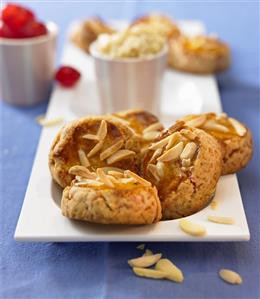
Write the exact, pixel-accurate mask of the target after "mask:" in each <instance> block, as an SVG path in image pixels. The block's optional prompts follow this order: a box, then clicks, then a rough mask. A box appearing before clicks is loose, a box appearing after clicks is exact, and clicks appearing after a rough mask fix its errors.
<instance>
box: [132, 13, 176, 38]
mask: <svg viewBox="0 0 260 299" xmlns="http://www.w3.org/2000/svg"><path fill="white" fill-rule="evenodd" d="M140 24H146V25H149V27H150V28H151V29H152V30H154V31H155V32H157V33H159V34H161V35H163V36H164V37H166V38H168V39H170V38H176V37H179V36H180V35H181V32H180V30H179V28H178V27H177V25H176V24H175V23H174V21H173V20H172V19H171V18H169V17H168V16H165V15H162V14H150V15H146V16H142V17H140V18H137V19H135V20H134V22H133V23H132V24H131V26H132V27H134V26H138V25H140Z"/></svg>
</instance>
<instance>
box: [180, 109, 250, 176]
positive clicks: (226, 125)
mask: <svg viewBox="0 0 260 299" xmlns="http://www.w3.org/2000/svg"><path fill="white" fill-rule="evenodd" d="M181 120H183V121H185V123H186V124H187V125H189V126H192V127H196V128H200V129H202V130H204V131H205V132H207V133H209V134H210V135H212V136H214V137H215V138H216V139H217V140H218V142H219V144H220V145H221V148H222V154H223V167H222V174H223V175H224V174H230V173H235V172H237V171H239V170H241V169H242V168H244V167H245V166H246V165H247V164H248V162H249V161H250V159H251V157H252V154H253V141H252V134H251V131H250V130H249V128H247V127H246V126H245V125H244V124H242V123H240V122H239V121H238V120H236V119H234V118H231V117H228V116H227V115H226V114H225V113H222V114H220V115H217V114H215V113H205V114H198V115H187V116H185V117H184V118H182V119H181Z"/></svg>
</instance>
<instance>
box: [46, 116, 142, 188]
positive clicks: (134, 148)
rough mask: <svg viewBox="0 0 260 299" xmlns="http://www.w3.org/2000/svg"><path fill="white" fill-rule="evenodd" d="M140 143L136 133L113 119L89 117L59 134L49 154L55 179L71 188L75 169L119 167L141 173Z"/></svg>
mask: <svg viewBox="0 0 260 299" xmlns="http://www.w3.org/2000/svg"><path fill="white" fill-rule="evenodd" d="M139 151H140V140H139V139H138V138H137V137H136V134H135V132H134V131H133V130H132V129H131V128H130V127H129V126H126V125H125V124H123V123H122V122H120V121H118V120H116V119H115V118H113V117H109V116H97V117H85V118H81V119H79V120H76V121H73V122H71V123H70V124H68V125H66V126H64V127H63V128H62V129H61V131H60V132H59V133H58V134H57V136H56V138H55V140H54V142H53V144H52V146H51V150H50V154H49V168H50V171H51V174H52V177H53V179H54V180H55V181H56V182H57V183H58V184H59V185H60V186H61V187H66V186H68V185H70V183H71V181H72V180H73V178H74V176H73V175H72V174H69V172H68V170H69V169H70V168H71V167H72V166H74V165H83V166H85V167H89V168H90V169H96V168H98V167H106V166H108V167H118V168H122V169H130V170H132V171H134V172H137V171H138V167H137V153H139Z"/></svg>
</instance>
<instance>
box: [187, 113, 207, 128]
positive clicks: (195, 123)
mask: <svg viewBox="0 0 260 299" xmlns="http://www.w3.org/2000/svg"><path fill="white" fill-rule="evenodd" d="M206 120H207V118H206V116H205V115H200V116H198V117H196V118H192V119H190V120H188V121H185V124H186V125H187V126H189V127H195V128H198V127H201V126H202V125H203V124H204V123H205V121H206Z"/></svg>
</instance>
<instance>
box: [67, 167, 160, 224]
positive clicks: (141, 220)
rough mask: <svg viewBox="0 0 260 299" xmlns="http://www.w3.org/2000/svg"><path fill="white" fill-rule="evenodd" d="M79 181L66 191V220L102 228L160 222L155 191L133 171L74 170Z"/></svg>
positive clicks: (158, 203)
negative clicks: (103, 226) (93, 224)
mask: <svg viewBox="0 0 260 299" xmlns="http://www.w3.org/2000/svg"><path fill="white" fill-rule="evenodd" d="M71 172H73V173H74V174H77V176H76V180H75V181H73V183H72V185H71V186H68V187H66V188H65V189H64V191H63V196H62V201H61V210H62V214H63V215H64V216H66V217H69V218H72V219H77V220H84V221H88V222H94V223H102V224H151V223H155V222H158V221H159V220H160V218H161V204H160V201H159V198H158V196H157V190H156V188H154V187H152V186H151V184H150V183H149V182H147V181H145V180H144V179H142V178H141V177H139V176H137V175H136V174H134V173H132V172H130V171H122V170H118V171H115V170H112V171H107V172H105V171H104V170H103V169H102V168H99V169H97V171H96V172H89V171H88V170H87V169H86V168H85V173H84V167H82V166H81V168H79V167H77V166H75V167H72V169H71Z"/></svg>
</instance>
